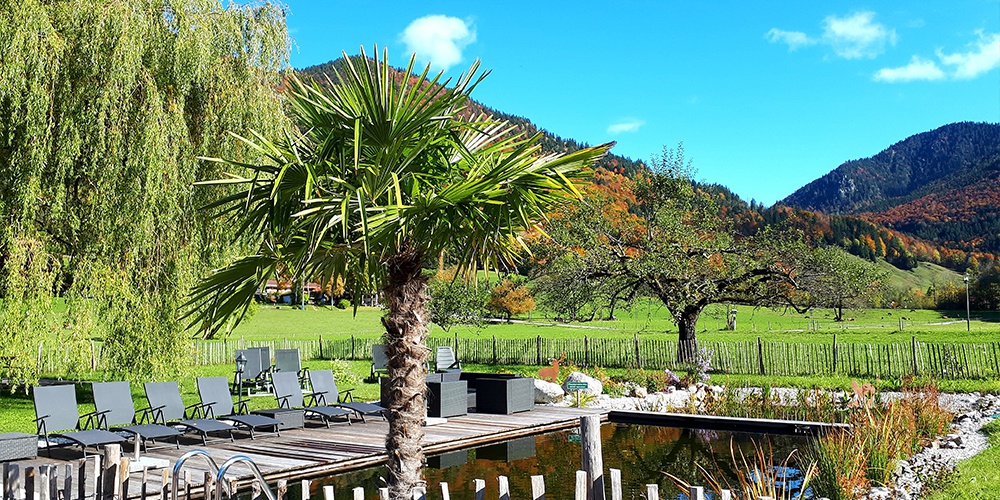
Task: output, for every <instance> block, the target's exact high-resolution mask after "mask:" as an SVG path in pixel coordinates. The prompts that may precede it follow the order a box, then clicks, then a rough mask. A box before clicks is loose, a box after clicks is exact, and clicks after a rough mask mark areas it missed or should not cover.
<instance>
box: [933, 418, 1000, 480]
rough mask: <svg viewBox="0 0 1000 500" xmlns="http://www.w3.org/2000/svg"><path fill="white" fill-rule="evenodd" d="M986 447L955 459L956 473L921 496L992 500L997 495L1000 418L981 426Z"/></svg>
mask: <svg viewBox="0 0 1000 500" xmlns="http://www.w3.org/2000/svg"><path fill="white" fill-rule="evenodd" d="M983 432H984V433H986V434H987V435H988V436H989V442H990V447H989V448H987V449H986V450H985V451H983V452H982V453H980V454H978V455H976V456H974V457H972V458H970V459H968V460H963V461H962V462H959V464H958V471H957V474H955V475H953V476H951V477H950V478H948V481H947V483H946V484H945V485H944V487H943V488H942V489H940V490H937V491H935V492H934V493H933V494H931V495H929V496H927V497H925V498H926V499H927V500H993V499H995V498H997V497H998V496H1000V469H998V468H997V462H1000V421H998V420H994V421H993V422H990V423H989V424H987V425H986V426H984V427H983Z"/></svg>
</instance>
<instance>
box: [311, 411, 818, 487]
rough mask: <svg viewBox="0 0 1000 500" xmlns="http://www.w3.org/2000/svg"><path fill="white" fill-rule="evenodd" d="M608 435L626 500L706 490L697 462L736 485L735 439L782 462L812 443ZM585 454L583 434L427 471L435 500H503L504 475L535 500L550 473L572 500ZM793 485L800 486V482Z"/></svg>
mask: <svg viewBox="0 0 1000 500" xmlns="http://www.w3.org/2000/svg"><path fill="white" fill-rule="evenodd" d="M601 437H602V447H603V451H604V466H605V468H616V469H620V470H621V471H622V483H623V484H622V487H623V493H624V497H625V498H632V499H640V498H644V497H645V485H646V484H652V483H655V484H658V485H659V487H660V497H661V498H665V499H669V498H677V499H683V498H686V497H684V496H683V495H681V494H680V491H678V489H677V488H676V487H675V486H674V484H673V483H672V482H671V481H670V480H669V479H667V478H666V477H665V476H664V475H663V473H662V471H667V472H670V473H671V474H674V475H675V476H678V477H680V478H682V479H684V480H685V481H688V482H690V483H693V484H705V481H704V479H703V478H702V476H701V473H700V472H699V471H698V469H697V465H696V464H701V466H702V467H704V468H705V469H707V470H708V471H709V473H711V474H712V475H713V476H714V477H716V478H720V479H721V478H726V480H728V481H729V482H730V483H731V484H734V485H735V484H736V471H735V470H734V469H733V460H732V457H731V454H730V438H733V439H734V446H735V447H738V448H739V449H742V450H743V452H744V453H745V454H747V456H748V458H749V456H750V455H751V454H752V453H753V445H752V441H751V440H753V441H756V442H758V443H765V446H766V447H767V446H768V445H767V444H766V443H770V445H769V447H770V448H771V450H772V451H773V456H774V461H775V463H780V462H781V461H782V460H784V458H785V457H786V456H787V455H788V453H789V452H791V451H792V450H793V449H795V448H799V449H802V448H804V447H805V446H807V445H808V441H807V440H806V438H801V437H792V436H764V435H760V434H743V433H730V432H723V431H705V430H694V429H678V428H671V427H655V426H639V425H626V424H605V425H603V426H602V427H601ZM580 453H581V452H580V443H579V429H577V430H575V431H561V432H555V433H550V434H543V435H539V436H533V437H528V438H521V439H517V440H513V441H508V442H506V443H500V444H495V445H490V446H484V447H480V448H477V449H472V450H462V451H455V452H449V453H445V454H441V455H436V456H432V457H428V460H427V465H428V467H427V468H426V469H425V470H424V478H425V479H426V480H427V485H428V488H427V489H428V492H429V494H428V497H429V498H440V488H439V486H438V483H441V482H447V483H448V486H449V490H450V491H451V492H452V498H474V490H473V489H472V481H473V479H485V480H486V498H497V495H498V492H497V479H496V478H497V476H499V475H504V476H507V477H508V478H509V483H510V488H511V498H530V497H531V478H530V476H532V475H542V476H544V477H545V490H546V498H548V499H553V500H558V499H572V498H573V486H574V482H575V480H576V471H577V469H579V468H580ZM790 465H794V464H790ZM792 472H797V471H792ZM383 475H384V473H383V469H382V468H380V467H379V468H373V469H367V470H363V471H357V472H352V473H348V474H342V475H338V476H333V477H329V478H324V479H320V480H317V481H315V483H314V485H313V490H312V497H313V498H318V497H320V495H322V487H323V485H331V484H332V485H333V486H334V488H335V492H336V495H335V497H336V498H351V496H350V491H351V489H353V488H354V487H357V486H363V487H364V488H365V493H366V498H372V499H375V498H378V495H377V488H378V487H379V486H383V485H384V483H383V482H382V481H381V476H383ZM790 480H791V481H794V476H793V477H790ZM791 481H790V483H791ZM792 484H794V483H792Z"/></svg>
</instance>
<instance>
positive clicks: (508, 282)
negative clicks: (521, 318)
mask: <svg viewBox="0 0 1000 500" xmlns="http://www.w3.org/2000/svg"><path fill="white" fill-rule="evenodd" d="M486 307H488V308H489V310H490V311H493V312H494V313H497V314H501V315H502V316H503V317H504V318H505V319H506V320H507V321H508V322H510V319H511V317H513V316H514V315H516V314H524V313H528V312H531V311H534V310H535V297H533V296H532V295H531V290H529V289H528V287H527V286H525V285H524V284H523V283H521V282H520V280H518V279H514V278H505V279H503V280H502V281H500V284H498V285H497V286H496V287H494V288H493V291H491V292H490V301H489V302H488V303H487V305H486Z"/></svg>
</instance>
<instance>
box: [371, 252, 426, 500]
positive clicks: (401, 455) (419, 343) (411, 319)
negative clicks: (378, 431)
mask: <svg viewBox="0 0 1000 500" xmlns="http://www.w3.org/2000/svg"><path fill="white" fill-rule="evenodd" d="M421 257H422V256H421V255H420V252H418V251H415V250H410V249H407V248H405V247H404V248H403V249H401V250H400V251H399V253H397V254H396V255H394V256H393V257H392V258H390V259H389V260H388V262H386V266H387V268H388V275H387V282H386V285H385V287H384V288H383V289H382V292H383V294H384V296H385V297H384V299H385V305H386V308H387V309H388V312H387V313H386V315H385V316H384V317H383V318H382V324H383V325H384V326H385V334H384V339H385V344H386V354H387V355H388V357H389V363H388V365H389V366H388V375H389V391H388V401H383V406H386V407H387V408H388V409H389V411H388V416H387V417H388V420H389V434H388V435H387V436H386V438H385V448H386V452H387V453H388V454H389V463H388V468H389V489H390V495H391V498H410V495H411V492H412V490H413V487H414V486H418V485H419V483H420V468H421V466H422V465H423V460H424V451H423V444H422V443H421V441H423V438H424V430H423V423H424V416H425V415H426V408H427V403H426V400H425V391H426V388H427V385H426V383H425V379H424V363H425V361H426V359H427V353H428V349H427V346H426V344H425V343H424V340H425V338H426V336H427V327H426V326H425V325H424V321H425V320H426V318H428V313H427V309H426V304H427V292H426V288H427V279H426V278H424V277H423V276H422V275H421V272H420V271H421V269H420V261H421Z"/></svg>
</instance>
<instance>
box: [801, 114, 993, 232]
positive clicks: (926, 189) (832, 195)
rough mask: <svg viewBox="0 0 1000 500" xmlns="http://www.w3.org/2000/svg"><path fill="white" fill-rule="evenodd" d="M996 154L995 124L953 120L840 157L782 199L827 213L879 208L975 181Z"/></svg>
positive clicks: (987, 168) (987, 167)
mask: <svg viewBox="0 0 1000 500" xmlns="http://www.w3.org/2000/svg"><path fill="white" fill-rule="evenodd" d="M998 158H1000V125H998V124H990V123H972V122H961V123H952V124H949V125H945V126H943V127H940V128H937V129H935V130H931V131H929V132H924V133H921V134H917V135H914V136H911V137H908V138H906V139H904V140H902V141H900V142H897V143H896V144H893V145H892V146H890V147H888V148H886V149H885V150H884V151H882V152H881V153H879V154H877V155H875V156H872V157H870V158H862V159H860V160H852V161H848V162H845V163H843V164H842V165H840V166H839V167H837V168H836V169H834V170H833V171H832V172H830V173H828V174H826V175H824V176H823V177H820V178H819V179H816V180H815V181H812V182H810V183H809V184H807V185H805V186H804V187H802V188H801V189H799V190H798V191H796V192H794V193H792V194H791V195H790V196H788V197H787V198H785V199H784V200H782V201H781V203H782V204H785V205H790V206H795V207H801V208H807V209H810V210H819V211H822V212H827V213H861V212H878V211H882V210H885V209H887V208H890V207H892V206H896V205H899V204H902V203H906V202H908V201H911V200H912V199H914V198H918V197H920V196H923V195H925V194H928V193H930V192H932V191H933V190H935V189H936V188H938V187H941V186H949V187H959V186H965V185H970V184H972V183H974V182H977V181H978V180H980V179H982V178H983V177H984V176H986V175H988V172H990V171H991V170H995V169H996V161H997V159H998ZM974 194H975V193H970V196H973V195H974Z"/></svg>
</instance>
